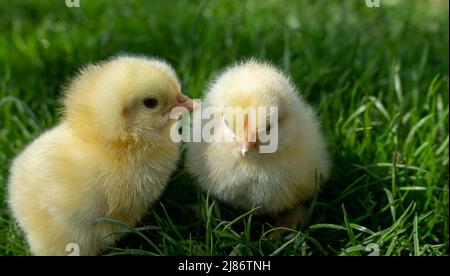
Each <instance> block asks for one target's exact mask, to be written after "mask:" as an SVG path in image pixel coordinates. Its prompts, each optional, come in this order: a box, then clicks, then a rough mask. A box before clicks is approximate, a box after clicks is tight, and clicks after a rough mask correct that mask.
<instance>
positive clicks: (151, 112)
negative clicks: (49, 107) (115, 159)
mask: <svg viewBox="0 0 450 276" xmlns="http://www.w3.org/2000/svg"><path fill="white" fill-rule="evenodd" d="M64 105H65V118H66V120H67V121H68V123H69V125H70V126H71V127H72V129H73V130H74V131H75V132H76V133H78V134H80V135H81V136H83V137H84V138H88V139H95V140H98V139H101V140H102V141H103V142H117V141H119V142H133V141H146V140H147V141H155V140H158V139H162V138H168V132H169V129H170V126H171V125H172V123H173V122H174V121H173V120H171V119H170V113H171V111H172V109H173V108H175V107H185V108H187V109H188V110H191V109H192V107H193V102H192V100H191V99H189V98H188V97H187V96H185V95H183V94H182V93H181V88H180V83H179V81H178V78H177V76H176V74H175V72H174V70H173V69H172V68H171V66H170V65H168V64H167V63H165V62H164V61H162V60H158V59H148V58H141V57H118V58H115V59H113V60H110V61H106V62H103V63H101V64H99V65H90V66H88V67H86V68H85V69H84V70H82V71H81V73H80V74H79V76H78V77H77V78H75V80H73V81H72V83H71V84H70V85H69V87H68V89H67V93H66V97H65V99H64Z"/></svg>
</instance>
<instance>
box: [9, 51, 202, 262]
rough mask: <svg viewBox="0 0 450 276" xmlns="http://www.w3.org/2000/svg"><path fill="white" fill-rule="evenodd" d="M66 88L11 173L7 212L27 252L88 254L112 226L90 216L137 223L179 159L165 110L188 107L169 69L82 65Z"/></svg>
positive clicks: (127, 63) (128, 62)
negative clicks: (49, 121) (56, 112)
mask: <svg viewBox="0 0 450 276" xmlns="http://www.w3.org/2000/svg"><path fill="white" fill-rule="evenodd" d="M65 92H66V95H65V98H64V116H63V118H62V121H61V122H60V123H59V124H58V125H57V126H56V127H54V128H53V129H51V130H48V131H47V132H45V133H44V134H42V135H41V136H40V137H38V138H37V139H36V140H35V141H33V142H32V143H31V144H30V145H29V146H28V147H26V148H25V150H24V151H23V152H22V153H21V154H20V155H19V156H18V157H17V158H16V159H15V160H14V162H13V164H12V167H11V171H10V179H9V183H8V193H9V206H10V209H11V210H12V213H13V215H14V217H15V218H16V221H17V222H18V224H19V225H20V227H21V228H22V229H23V231H24V232H25V234H26V237H27V240H28V242H29V245H30V248H31V252H32V253H33V254H35V255H68V254H69V252H67V251H66V249H67V250H77V252H79V254H81V255H95V254H98V253H100V252H101V248H102V247H103V246H105V245H106V246H107V245H111V244H113V242H114V240H115V239H116V238H115V237H116V235H111V234H112V233H113V232H116V231H118V230H119V229H117V228H116V227H113V226H112V225H108V224H105V223H98V218H111V219H115V220H120V221H122V222H125V223H128V224H131V225H132V224H135V223H136V222H137V221H138V220H139V219H140V218H141V217H142V216H143V215H144V214H145V212H146V210H147V208H148V207H149V206H150V205H151V204H152V203H153V202H155V201H156V200H157V199H158V197H159V196H160V195H161V193H162V192H163V190H164V188H165V187H166V184H167V182H168V180H169V176H170V174H171V172H172V171H173V170H174V169H175V166H176V162H177V160H178V157H179V154H178V145H177V144H176V143H174V142H172V140H171V138H170V136H169V133H170V128H171V125H172V124H173V123H174V120H172V119H170V118H169V113H170V111H171V110H172V108H174V107H177V106H182V107H185V108H188V109H191V108H192V104H193V102H192V100H191V99H189V98H188V97H186V96H184V95H183V94H181V92H180V83H179V81H178V79H177V76H176V74H175V72H174V70H173V69H172V67H171V66H170V65H168V64H167V63H166V62H164V61H162V60H159V59H150V58H145V57H128V56H120V57H117V58H114V59H112V60H109V61H105V62H102V63H100V64H98V65H89V66H87V67H86V68H84V69H83V70H81V72H80V73H79V75H78V76H77V77H76V78H74V79H73V80H72V81H71V83H70V85H69V86H68V87H67V89H66V91H65ZM75 247H76V248H75Z"/></svg>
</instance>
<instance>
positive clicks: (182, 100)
mask: <svg viewBox="0 0 450 276" xmlns="http://www.w3.org/2000/svg"><path fill="white" fill-rule="evenodd" d="M177 106H179V107H185V108H187V109H188V110H189V111H192V110H193V109H194V108H195V107H196V104H195V102H194V101H193V100H192V99H191V98H189V97H188V96H186V95H184V94H182V93H179V94H178V95H177V103H176V105H175V106H174V107H177Z"/></svg>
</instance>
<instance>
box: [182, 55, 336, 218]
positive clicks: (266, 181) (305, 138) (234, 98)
mask: <svg viewBox="0 0 450 276" xmlns="http://www.w3.org/2000/svg"><path fill="white" fill-rule="evenodd" d="M204 107H215V108H216V110H217V113H215V114H214V116H219V117H220V116H225V115H224V114H225V111H224V109H225V108H226V107H241V108H242V109H246V108H249V107H250V108H252V107H253V108H258V107H262V108H265V109H266V110H267V109H269V108H270V107H277V108H278V148H277V150H276V151H275V152H274V153H260V152H259V151H258V148H259V146H261V145H262V142H261V141H259V138H258V133H261V131H274V130H273V129H272V130H271V129H270V128H267V129H261V127H263V125H261V124H260V122H250V120H260V121H264V120H266V121H269V117H268V118H266V119H264V118H255V117H249V116H245V117H244V118H245V120H246V121H245V122H244V129H243V131H241V132H239V133H240V134H239V133H237V131H236V129H230V128H229V129H228V130H227V129H226V128H228V126H227V124H226V123H225V124H221V125H220V128H219V129H214V135H223V134H224V133H227V132H230V131H231V132H232V133H233V136H235V137H237V139H235V140H234V141H232V142H223V141H221V140H220V139H221V138H219V139H217V140H215V141H213V142H209V143H207V142H201V143H189V144H188V149H187V167H188V170H189V171H190V173H191V174H192V175H194V176H196V177H198V179H199V182H200V184H201V186H202V187H203V189H204V190H205V191H207V192H209V193H210V194H212V195H213V196H215V197H216V198H218V199H219V200H221V201H223V202H226V203H228V204H229V205H231V206H233V207H237V208H243V209H247V210H248V209H251V208H252V207H254V206H260V209H259V210H258V212H259V213H260V214H267V215H270V216H272V217H279V218H280V217H281V219H279V220H278V223H279V225H282V226H289V227H292V226H294V225H297V224H298V223H300V222H301V220H302V214H304V208H303V206H302V205H301V203H302V202H304V201H306V200H308V199H309V198H311V197H312V196H314V195H315V194H316V193H317V192H318V191H319V190H320V186H321V184H322V183H323V181H324V180H326V178H327V177H328V175H329V172H330V161H329V156H328V154H327V151H326V143H325V140H324V137H323V135H322V133H321V131H320V125H319V122H318V120H317V118H316V115H315V113H314V111H313V109H312V108H311V106H309V105H308V104H307V103H306V102H305V101H304V100H303V99H302V98H301V97H300V96H299V93H298V91H297V89H296V88H295V87H294V85H293V84H292V83H291V82H290V80H289V78H288V77H287V76H285V75H284V74H283V73H282V72H281V71H280V70H278V69H276V68H275V67H273V66H272V65H270V64H267V63H262V62H259V61H256V60H249V61H246V62H243V63H240V64H236V65H235V66H231V67H229V68H228V69H226V70H225V71H224V72H222V73H221V74H220V75H219V76H218V77H217V78H216V79H215V81H214V82H213V83H212V84H210V86H209V89H208V91H207V92H206V96H205V98H204V101H203V102H202V108H204ZM267 114H269V112H267ZM268 116H269V115H268ZM221 120H223V121H224V122H225V121H226V120H227V119H226V118H225V117H224V118H222V119H221ZM252 124H255V125H256V126H257V128H256V131H254V130H253V132H252V130H251V129H248V126H250V125H252ZM235 125H236V124H235ZM269 126H270V125H269ZM252 136H253V137H255V136H256V140H255V141H253V142H252V141H251V140H250V139H248V137H252ZM222 137H223V136H222ZM286 211H288V215H286V216H285V217H282V216H280V215H281V214H282V213H284V212H286Z"/></svg>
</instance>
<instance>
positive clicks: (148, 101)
mask: <svg viewBox="0 0 450 276" xmlns="http://www.w3.org/2000/svg"><path fill="white" fill-rule="evenodd" d="M143 103H144V106H145V107H147V108H154V107H155V106H157V105H158V100H157V99H155V98H145V99H144V101H143Z"/></svg>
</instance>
